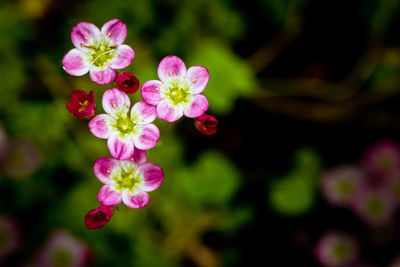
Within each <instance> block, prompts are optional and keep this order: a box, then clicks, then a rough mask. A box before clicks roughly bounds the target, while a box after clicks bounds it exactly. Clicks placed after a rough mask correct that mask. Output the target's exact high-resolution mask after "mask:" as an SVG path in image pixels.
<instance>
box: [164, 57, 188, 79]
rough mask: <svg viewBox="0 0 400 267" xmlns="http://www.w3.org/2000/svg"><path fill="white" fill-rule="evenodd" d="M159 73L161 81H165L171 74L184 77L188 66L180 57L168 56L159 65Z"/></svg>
mask: <svg viewBox="0 0 400 267" xmlns="http://www.w3.org/2000/svg"><path fill="white" fill-rule="evenodd" d="M157 73H158V77H159V78H160V80H161V81H164V80H166V79H168V78H169V77H171V76H176V77H180V78H184V77H185V75H186V66H185V63H184V62H183V61H182V59H180V58H179V57H177V56H166V57H165V58H163V59H162V60H161V62H160V64H159V65H158V69H157Z"/></svg>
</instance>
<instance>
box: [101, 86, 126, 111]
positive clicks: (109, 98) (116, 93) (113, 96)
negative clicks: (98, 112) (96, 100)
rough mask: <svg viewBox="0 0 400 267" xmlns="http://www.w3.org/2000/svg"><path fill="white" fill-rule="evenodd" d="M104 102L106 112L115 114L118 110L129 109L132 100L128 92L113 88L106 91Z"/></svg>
mask: <svg viewBox="0 0 400 267" xmlns="http://www.w3.org/2000/svg"><path fill="white" fill-rule="evenodd" d="M102 104H103V109H104V111H105V112H107V113H108V114H113V113H114V112H115V111H116V110H119V111H122V110H124V109H125V110H127V111H128V109H129V106H130V105H131V101H130V99H129V96H128V95H127V94H126V93H124V92H122V91H120V90H118V89H117V88H111V89H108V90H106V91H105V92H104V94H103V98H102Z"/></svg>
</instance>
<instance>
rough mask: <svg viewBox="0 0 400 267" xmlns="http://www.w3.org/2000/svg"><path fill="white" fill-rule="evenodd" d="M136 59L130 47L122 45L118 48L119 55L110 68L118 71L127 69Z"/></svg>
mask: <svg viewBox="0 0 400 267" xmlns="http://www.w3.org/2000/svg"><path fill="white" fill-rule="evenodd" d="M134 57H135V51H133V49H132V48H131V47H130V46H129V45H120V46H118V48H117V55H116V56H115V57H114V59H113V60H112V61H111V63H110V67H111V68H113V69H117V70H119V69H123V68H126V67H128V66H129V65H130V64H131V63H132V60H133V58H134Z"/></svg>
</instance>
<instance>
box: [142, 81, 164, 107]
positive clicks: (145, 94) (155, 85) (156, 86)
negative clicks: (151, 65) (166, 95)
mask: <svg viewBox="0 0 400 267" xmlns="http://www.w3.org/2000/svg"><path fill="white" fill-rule="evenodd" d="M161 86H162V83H161V82H160V81H158V80H150V81H147V82H145V83H144V84H142V88H141V89H140V94H141V95H142V98H143V100H144V101H145V102H146V103H147V104H150V105H153V106H157V104H158V103H159V102H160V101H161V100H162V98H161V94H160V88H161Z"/></svg>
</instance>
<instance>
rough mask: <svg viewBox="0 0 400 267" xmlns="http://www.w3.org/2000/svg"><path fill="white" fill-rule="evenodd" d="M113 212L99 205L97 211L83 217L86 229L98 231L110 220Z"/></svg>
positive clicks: (109, 208) (108, 207) (110, 208)
mask: <svg viewBox="0 0 400 267" xmlns="http://www.w3.org/2000/svg"><path fill="white" fill-rule="evenodd" d="M113 214H114V210H113V208H112V207H110V206H105V205H100V206H99V207H98V208H97V209H93V210H91V211H89V212H88V213H86V215H85V225H86V227H87V228H88V229H90V230H93V229H98V228H101V227H103V226H104V225H105V224H106V223H108V222H109V221H110V220H111V217H112V216H113Z"/></svg>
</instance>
